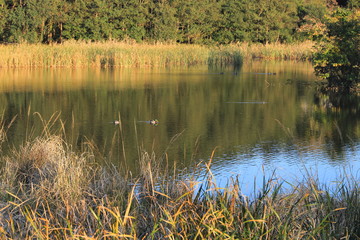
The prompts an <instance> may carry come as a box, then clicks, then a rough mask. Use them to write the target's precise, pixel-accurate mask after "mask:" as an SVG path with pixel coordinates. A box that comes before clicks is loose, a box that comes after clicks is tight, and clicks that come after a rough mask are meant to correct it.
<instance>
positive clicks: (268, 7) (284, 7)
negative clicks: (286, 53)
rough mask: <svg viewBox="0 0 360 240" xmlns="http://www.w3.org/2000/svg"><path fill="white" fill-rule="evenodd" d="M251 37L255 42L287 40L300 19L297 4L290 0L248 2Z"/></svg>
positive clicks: (290, 37)
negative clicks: (297, 13)
mask: <svg viewBox="0 0 360 240" xmlns="http://www.w3.org/2000/svg"><path fill="white" fill-rule="evenodd" d="M247 13H248V14H247V16H248V19H247V21H248V22H249V25H248V27H249V29H248V32H249V35H250V39H251V40H252V41H255V42H262V43H269V42H279V41H280V42H286V41H290V40H292V34H293V31H294V29H295V28H296V22H297V21H298V18H297V15H296V5H295V3H294V2H293V1H289V0H256V1H251V2H249V4H248V11H247Z"/></svg>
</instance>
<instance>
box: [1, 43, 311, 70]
mask: <svg viewBox="0 0 360 240" xmlns="http://www.w3.org/2000/svg"><path fill="white" fill-rule="evenodd" d="M311 48H312V43H311V42H305V43H299V44H288V45H283V44H269V45H262V44H247V43H242V44H232V45H227V46H220V47H214V46H213V47H206V46H200V45H179V44H146V43H143V44H137V43H125V42H97V43H85V42H74V41H70V42H66V43H63V44H58V45H42V44H14V45H0V55H1V58H0V67H3V68H13V67H21V68H24V67H26V68H29V67H169V66H170V67H172V66H191V65H197V64H229V63H230V64H241V63H242V61H243V59H244V58H246V59H253V58H266V59H292V60H306V59H309V58H310V57H311Z"/></svg>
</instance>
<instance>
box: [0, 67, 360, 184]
mask: <svg viewBox="0 0 360 240" xmlns="http://www.w3.org/2000/svg"><path fill="white" fill-rule="evenodd" d="M317 82H318V81H317V80H316V78H315V76H314V74H313V69H312V66H311V64H310V63H308V62H291V61H252V62H246V63H244V65H243V66H242V67H239V68H234V67H209V66H197V67H191V68H186V69H178V68H177V69H173V68H170V69H117V68H115V69H91V68H90V69H88V68H84V69H81V68H80V69H70V68H64V69H1V71H0V111H1V113H2V114H3V115H4V121H5V123H10V122H11V120H12V119H13V118H15V120H14V122H13V124H12V125H11V127H10V129H9V130H8V133H7V134H8V142H9V144H8V145H9V147H10V148H14V147H16V146H19V145H21V144H23V143H24V142H25V141H26V140H30V139H33V138H34V137H36V136H38V135H40V134H41V132H42V131H43V130H44V126H47V128H49V130H50V131H51V132H54V133H57V132H61V133H62V134H64V136H65V138H66V141H67V142H68V143H69V144H71V146H72V147H73V149H77V150H81V149H80V148H81V146H83V144H82V143H84V142H88V143H89V144H91V145H92V146H93V147H94V146H95V148H96V151H97V152H98V153H99V156H102V157H101V158H100V157H99V159H98V161H99V162H101V163H102V164H108V163H113V164H114V165H115V166H119V167H122V168H126V169H127V170H129V171H131V173H132V174H133V175H136V174H137V173H138V168H139V160H138V159H139V149H143V150H145V151H147V152H149V153H155V155H156V156H157V157H158V158H159V159H160V158H164V157H165V158H166V161H167V163H168V164H169V165H173V164H174V163H176V166H177V168H178V169H186V168H191V167H193V166H194V165H195V164H196V163H198V162H200V161H208V160H209V158H210V156H211V154H212V152H213V151H214V157H213V159H212V168H211V169H212V173H213V174H214V175H215V177H216V179H217V181H218V182H220V183H223V184H224V183H226V182H227V181H228V180H229V177H230V176H237V177H238V178H239V180H240V181H241V182H242V183H243V184H244V185H245V186H248V187H249V188H251V187H252V184H253V183H254V178H258V179H259V180H256V181H258V182H259V183H260V182H261V180H262V176H264V175H267V176H269V175H271V173H272V172H273V171H276V175H277V176H280V177H281V178H283V179H286V180H288V181H297V180H301V179H302V178H303V177H304V176H305V175H307V174H310V175H313V174H315V176H317V177H318V178H319V179H320V181H321V182H329V181H333V180H336V179H337V178H338V177H339V174H343V173H344V172H343V170H344V169H345V170H346V172H351V171H352V172H353V174H355V175H356V174H357V171H358V169H359V166H360V124H359V123H360V115H359V114H358V110H359V108H360V101H359V99H358V98H356V97H354V98H352V99H350V100H337V99H335V98H334V97H332V96H327V95H324V94H320V93H318V91H317V88H318V84H317ZM344 102H345V104H346V105H347V108H345V109H344V108H341V106H340V105H341V104H342V103H344ZM151 119H158V120H159V124H158V126H152V125H150V124H148V122H146V121H149V120H151ZM114 120H120V121H121V124H119V125H114V124H112V122H113V121H114ZM3 151H4V152H6V151H7V149H6V147H4V146H3Z"/></svg>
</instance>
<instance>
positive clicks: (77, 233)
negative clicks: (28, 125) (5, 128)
mask: <svg viewBox="0 0 360 240" xmlns="http://www.w3.org/2000/svg"><path fill="white" fill-rule="evenodd" d="M2 139H3V141H6V138H2ZM91 149H92V148H91V147H88V148H87V150H86V149H85V150H84V152H83V153H81V154H77V153H75V152H73V151H72V150H71V148H70V146H68V145H67V144H66V143H65V142H64V141H63V139H62V138H61V137H59V136H54V135H46V136H43V137H38V138H36V139H34V140H31V141H28V142H26V143H24V145H23V146H21V147H20V148H18V149H17V150H14V151H13V152H12V153H10V154H9V155H7V156H2V161H3V162H5V166H4V167H3V169H2V171H1V176H0V188H1V191H0V237H1V239H5V238H7V239H67V238H69V239H357V238H359V237H360V229H359V228H358V226H359V222H360V191H359V190H360V189H359V186H358V185H357V184H356V183H355V181H353V179H349V178H345V179H343V180H342V181H341V182H339V183H338V184H337V186H336V187H334V188H332V190H331V191H330V190H329V189H327V188H326V187H323V188H321V186H319V185H318V184H317V183H316V181H314V180H313V179H310V178H309V179H308V181H307V182H306V183H299V184H298V185H294V186H292V187H291V188H290V189H285V188H284V187H283V185H282V183H279V182H275V181H273V180H267V181H266V180H265V179H264V185H263V186H262V188H261V189H260V190H259V191H258V192H256V194H255V195H254V196H252V197H249V196H245V195H243V193H242V191H241V187H240V184H239V182H238V181H237V180H236V179H233V180H231V181H229V184H228V186H227V187H226V188H222V189H220V188H218V187H217V185H216V182H215V181H214V180H213V178H212V173H211V165H210V163H203V164H201V165H198V166H197V167H198V168H203V169H204V170H205V172H206V173H204V175H203V176H202V178H203V179H204V180H203V181H202V182H196V181H195V179H199V176H198V175H197V173H196V172H192V173H188V174H187V175H185V176H186V177H184V174H182V177H181V176H180V175H177V174H169V173H168V172H167V169H166V168H162V167H161V166H160V163H161V161H162V159H158V158H156V156H155V154H150V153H148V152H146V151H139V165H140V167H141V174H140V175H139V176H138V177H136V178H132V177H129V176H128V175H126V174H124V173H121V170H120V169H117V168H115V167H111V166H109V167H103V166H99V165H97V164H96V163H95V159H94V155H93V154H92V150H91ZM160 169H165V170H160Z"/></svg>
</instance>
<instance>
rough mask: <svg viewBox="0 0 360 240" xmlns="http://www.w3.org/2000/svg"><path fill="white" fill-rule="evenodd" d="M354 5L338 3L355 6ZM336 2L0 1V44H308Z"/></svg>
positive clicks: (261, 0) (352, 0)
mask: <svg viewBox="0 0 360 240" xmlns="http://www.w3.org/2000/svg"><path fill="white" fill-rule="evenodd" d="M357 1H358V0H349V1H339V3H340V4H342V5H344V6H345V5H346V6H351V5H354V4H355V5H356V2H357ZM339 3H337V2H336V1H335V0H254V1H247V0H198V1H194V0H0V43H21V42H28V43H52V42H62V41H64V40H70V39H75V40H90V41H101V40H119V41H121V40H125V39H131V40H135V41H138V42H141V41H162V42H179V43H198V44H207V43H210V44H211V43H221V44H226V43H231V42H239V41H248V42H260V43H272V42H282V43H283V42H293V41H299V40H300V41H301V40H304V39H306V37H307V36H306V35H307V33H306V32H304V31H299V30H300V29H302V28H304V27H305V26H307V25H308V24H312V23H313V22H320V21H321V20H322V19H323V18H324V16H325V14H326V12H327V11H328V10H329V9H330V8H333V7H335V6H336V5H338V4H339Z"/></svg>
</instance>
